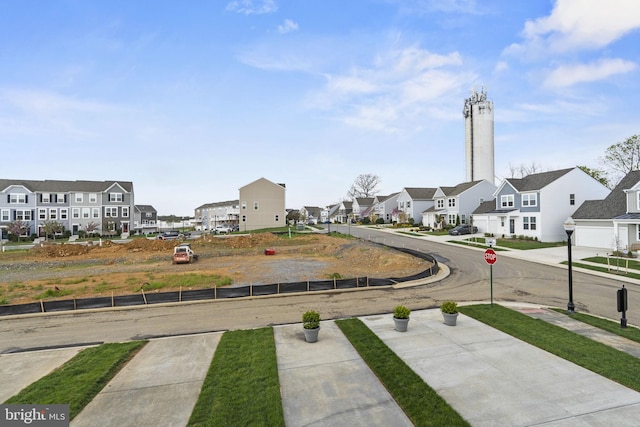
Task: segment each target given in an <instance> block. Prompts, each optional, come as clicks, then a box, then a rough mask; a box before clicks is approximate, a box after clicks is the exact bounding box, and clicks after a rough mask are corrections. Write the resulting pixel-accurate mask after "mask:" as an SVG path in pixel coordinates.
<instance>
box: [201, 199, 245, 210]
mask: <svg viewBox="0 0 640 427" xmlns="http://www.w3.org/2000/svg"><path fill="white" fill-rule="evenodd" d="M238 205H240V200H227V201H224V202H213V203H206V204H204V205H201V206H198V207H197V208H196V209H211V208H220V207H224V206H238Z"/></svg>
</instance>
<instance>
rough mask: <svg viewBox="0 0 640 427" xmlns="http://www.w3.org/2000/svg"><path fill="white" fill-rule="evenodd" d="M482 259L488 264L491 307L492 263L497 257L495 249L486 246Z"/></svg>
mask: <svg viewBox="0 0 640 427" xmlns="http://www.w3.org/2000/svg"><path fill="white" fill-rule="evenodd" d="M484 260H485V261H487V264H489V284H490V289H491V307H493V264H495V263H496V261H497V260H498V257H497V256H496V251H494V250H493V249H491V248H488V249H487V250H486V251H484Z"/></svg>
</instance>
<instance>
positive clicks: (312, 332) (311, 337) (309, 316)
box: [302, 310, 320, 342]
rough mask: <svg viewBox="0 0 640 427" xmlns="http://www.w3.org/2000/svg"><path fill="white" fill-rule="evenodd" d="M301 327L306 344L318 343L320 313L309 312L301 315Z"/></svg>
mask: <svg viewBox="0 0 640 427" xmlns="http://www.w3.org/2000/svg"><path fill="white" fill-rule="evenodd" d="M302 327H303V328H304V339H305V340H306V341H307V342H316V341H318V332H320V313H318V312H317V311H314V310H309V311H307V312H306V313H304V314H303V315H302Z"/></svg>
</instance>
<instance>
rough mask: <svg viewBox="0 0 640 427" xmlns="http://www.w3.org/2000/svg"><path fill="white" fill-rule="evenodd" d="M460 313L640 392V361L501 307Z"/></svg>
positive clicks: (480, 307) (470, 308)
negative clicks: (639, 373)
mask: <svg viewBox="0 0 640 427" xmlns="http://www.w3.org/2000/svg"><path fill="white" fill-rule="evenodd" d="M459 310H460V312H462V313H464V314H466V315H467V316H470V317H473V318H475V319H477V320H479V321H481V322H483V323H486V324H487V325H489V326H491V327H494V328H496V329H499V330H501V331H503V332H505V333H507V334H509V335H512V336H514V337H516V338H518V339H520V340H522V341H525V342H528V343H529V344H532V345H534V346H536V347H539V348H541V349H543V350H546V351H548V352H549V353H552V354H555V355H556V356H559V357H562V358H563V359H566V360H568V361H570V362H572V363H575V364H576V365H579V366H582V367H584V368H586V369H589V370H590V371H593V372H595V373H597V374H599V375H602V376H603V377H606V378H609V379H610V380H613V381H616V382H618V383H620V384H622V385H624V386H626V387H629V388H631V389H633V390H636V391H640V375H638V372H640V359H638V358H637V357H634V356H632V355H630V354H628V353H625V352H622V351H619V350H616V349H614V348H612V347H609V346H607V345H605V344H601V343H599V342H596V341H593V340H591V339H589V338H587V337H584V336H582V335H578V334H575V333H573V332H571V331H567V330H565V329H563V328H561V327H559V326H555V325H552V324H550V323H547V322H545V321H544V320H539V319H534V318H531V317H529V316H527V315H525V314H522V313H518V312H517V311H514V310H510V309H508V308H505V307H502V306H500V305H497V304H494V305H493V306H491V305H471V306H463V307H459Z"/></svg>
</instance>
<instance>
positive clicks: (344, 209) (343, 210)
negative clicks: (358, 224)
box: [329, 202, 353, 224]
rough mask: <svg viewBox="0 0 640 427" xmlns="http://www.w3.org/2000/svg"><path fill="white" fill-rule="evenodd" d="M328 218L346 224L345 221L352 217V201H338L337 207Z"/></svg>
mask: <svg viewBox="0 0 640 427" xmlns="http://www.w3.org/2000/svg"><path fill="white" fill-rule="evenodd" d="M329 218H330V219H329V220H330V221H331V222H335V223H339V224H343V223H344V224H346V223H347V221H349V220H350V219H352V218H353V202H340V203H338V205H337V209H335V210H334V211H333V214H332V216H330V217H329Z"/></svg>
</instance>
